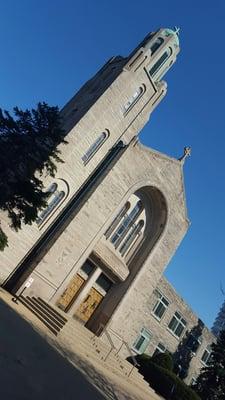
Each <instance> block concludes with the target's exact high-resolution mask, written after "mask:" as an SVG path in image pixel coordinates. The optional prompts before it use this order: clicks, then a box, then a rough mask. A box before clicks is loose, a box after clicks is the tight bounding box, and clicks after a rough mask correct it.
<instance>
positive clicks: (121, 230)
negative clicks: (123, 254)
mask: <svg viewBox="0 0 225 400" xmlns="http://www.w3.org/2000/svg"><path fill="white" fill-rule="evenodd" d="M142 209H143V206H142V202H141V201H140V200H139V201H138V202H137V204H136V206H135V207H134V208H133V209H132V210H131V212H130V214H126V215H125V216H124V218H123V220H122V222H121V224H120V225H119V227H118V228H117V229H116V231H115V233H114V234H113V235H112V237H111V239H110V241H111V243H112V244H113V245H114V247H115V248H117V247H118V246H119V245H120V243H121V241H122V240H123V238H124V237H125V235H126V234H127V232H128V231H129V229H130V227H131V226H132V224H133V223H134V222H135V221H136V219H137V217H138V215H139V214H140V212H141V211H142Z"/></svg>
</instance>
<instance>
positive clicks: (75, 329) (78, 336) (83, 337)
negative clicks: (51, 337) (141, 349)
mask: <svg viewBox="0 0 225 400" xmlns="http://www.w3.org/2000/svg"><path fill="white" fill-rule="evenodd" d="M63 333H64V334H65V335H66V336H69V337H70V339H71V340H73V338H74V340H76V343H77V345H79V344H81V343H83V345H84V347H85V345H86V344H87V346H89V343H90V341H91V342H92V345H93V347H94V348H95V351H96V353H99V356H100V358H101V359H104V358H105V356H106V355H107V354H108V353H109V351H110V350H111V348H110V345H107V344H106V343H105V342H103V341H102V340H101V339H100V338H98V337H97V336H94V335H93V333H91V332H90V331H88V330H87V329H86V328H85V327H83V326H81V325H78V324H77V323H73V321H69V322H68V325H67V326H66V327H64V328H63ZM87 336H88V337H87ZM113 356H114V362H117V363H118V364H119V366H120V368H121V369H123V370H124V371H126V372H128V373H129V372H130V370H131V368H132V365H131V364H130V363H129V362H128V361H126V360H124V359H122V358H121V357H120V356H118V355H117V354H116V350H113V351H112V352H111V355H110V357H111V358H112V357H113ZM134 371H136V372H138V370H137V368H134Z"/></svg>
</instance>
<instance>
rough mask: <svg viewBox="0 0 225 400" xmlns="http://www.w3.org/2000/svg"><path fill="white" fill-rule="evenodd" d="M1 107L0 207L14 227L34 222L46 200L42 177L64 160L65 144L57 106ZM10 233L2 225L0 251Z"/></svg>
mask: <svg viewBox="0 0 225 400" xmlns="http://www.w3.org/2000/svg"><path fill="white" fill-rule="evenodd" d="M13 112H14V117H13V116H12V115H11V114H10V113H9V112H8V111H2V110H1V109H0V209H1V210H3V211H6V212H7V213H8V216H9V218H10V220H11V227H12V228H13V229H15V230H18V229H20V228H21V224H22V223H25V224H31V223H32V222H33V221H35V220H36V218H37V215H38V211H39V210H40V209H42V208H44V207H45V206H46V205H47V203H46V201H47V194H46V193H45V192H44V191H43V183H42V180H41V176H42V175H43V174H45V175H51V176H54V175H55V172H56V169H57V168H56V164H55V162H63V161H62V159H61V158H60V156H59V154H60V152H59V150H58V149H57V145H58V144H59V143H61V142H63V143H66V141H65V139H64V131H63V129H62V127H61V119H60V114H59V110H58V107H50V106H49V105H48V104H46V103H38V105H37V108H36V109H32V110H25V111H23V110H21V109H19V108H18V107H15V108H14V109H13ZM6 245H7V236H6V235H5V233H4V232H3V230H2V229H1V228H0V250H4V247H5V246H6Z"/></svg>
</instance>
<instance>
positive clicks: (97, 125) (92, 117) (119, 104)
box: [0, 54, 166, 282]
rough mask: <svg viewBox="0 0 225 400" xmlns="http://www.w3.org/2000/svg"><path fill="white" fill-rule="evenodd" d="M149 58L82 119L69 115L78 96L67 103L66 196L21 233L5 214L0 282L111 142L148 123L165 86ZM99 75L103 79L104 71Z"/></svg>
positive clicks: (61, 167) (124, 74)
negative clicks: (156, 79)
mask: <svg viewBox="0 0 225 400" xmlns="http://www.w3.org/2000/svg"><path fill="white" fill-rule="evenodd" d="M148 57H149V54H148ZM148 57H147V58H146V60H145V63H143V65H142V66H141V67H140V68H138V69H136V70H135V71H134V70H132V69H129V70H127V69H125V68H124V69H123V70H122V69H121V73H120V74H119V75H118V76H117V78H116V79H115V80H114V81H113V82H112V83H111V85H110V86H107V85H106V89H105V91H104V92H103V94H102V95H101V96H100V97H99V98H98V99H97V100H96V99H95V98H94V99H93V104H92V106H91V107H89V109H88V111H87V112H86V113H85V114H84V115H83V117H82V118H81V119H80V120H79V121H77V122H76V120H74V119H73V118H74V117H73V114H71V115H70V113H69V111H70V110H71V112H72V110H73V109H74V107H76V97H74V98H73V99H72V101H70V102H69V105H68V107H67V106H66V107H65V109H64V111H63V113H65V112H66V113H67V114H66V115H67V117H66V118H67V123H68V121H69V120H70V119H71V122H70V124H71V125H73V124H74V125H73V127H72V128H71V130H70V131H69V133H68V134H67V136H66V140H67V141H68V144H67V145H65V144H62V145H60V146H59V149H60V151H61V157H62V159H63V160H64V163H63V164H58V171H57V175H56V179H57V180H58V182H59V181H60V182H63V180H64V182H66V183H67V185H68V188H69V191H68V196H67V198H66V200H65V201H63V202H62V204H61V205H60V206H59V207H58V208H57V212H55V213H54V214H52V215H51V217H49V218H48V220H47V221H46V223H45V224H44V226H42V228H41V229H39V228H38V227H37V225H36V224H35V223H34V224H33V225H32V226H24V227H23V229H22V230H21V231H20V232H19V233H15V232H13V231H12V230H11V228H10V227H9V221H8V219H7V217H6V216H5V215H2V213H1V221H2V228H3V229H4V231H5V232H6V233H7V234H8V237H9V247H8V248H6V249H5V250H4V252H3V253H2V254H1V259H0V282H3V281H4V280H5V279H6V278H7V276H8V275H9V274H10V273H11V272H12V271H13V270H14V268H15V267H16V266H17V264H18V263H20V261H21V260H22V259H23V258H24V257H25V256H26V254H27V253H28V252H29V250H30V249H31V248H32V247H33V246H34V244H35V243H36V242H37V240H38V239H39V238H40V237H41V236H42V234H43V233H44V232H45V231H46V230H47V229H48V227H49V226H50V225H51V224H52V223H53V222H54V220H55V219H56V218H57V216H58V215H59V213H60V212H61V211H62V210H63V209H64V208H65V207H66V205H67V204H68V202H69V201H70V199H71V198H72V196H73V195H74V194H75V193H77V191H78V190H79V188H80V187H81V186H82V185H83V184H84V182H86V181H87V179H88V178H89V177H90V175H91V174H92V172H93V171H94V170H95V169H96V167H97V166H98V165H99V163H100V162H101V161H102V159H103V158H104V157H105V156H106V155H107V154H108V152H109V150H110V149H111V148H112V146H113V145H115V143H116V142H118V140H120V139H123V141H124V142H127V143H129V142H130V140H131V139H132V138H133V137H134V136H136V135H137V134H138V133H139V131H140V130H141V128H142V127H143V126H144V125H145V124H146V122H147V121H148V119H149V115H150V113H151V112H152V111H153V109H154V108H155V107H156V106H157V104H158V103H159V101H161V99H162V98H163V97H164V95H165V93H166V85H165V84H164V83H162V82H161V83H160V84H158V85H157V86H156V85H155V84H154V83H153V82H152V81H151V79H150V78H149V76H148V74H147V72H146V70H145V69H144V68H145V66H146V63H147V62H149V59H148ZM97 79H98V80H99V81H100V80H101V75H99V76H98V78H97ZM140 85H143V87H144V88H145V89H144V91H143V95H142V96H141V98H140V99H139V101H138V102H137V103H136V104H135V105H134V106H133V107H132V109H131V110H130V111H129V113H127V114H126V115H124V113H123V109H124V105H125V104H126V102H127V101H128V100H129V98H130V97H131V96H132V95H133V93H134V92H135V91H136V90H137V89H138V87H140ZM87 90H88V89H87ZM86 95H87V96H88V93H86V92H85V90H84V93H83V96H84V101H85V96H86ZM79 101H81V100H79ZM105 130H107V132H108V133H109V136H108V138H107V140H106V141H105V142H104V143H103V145H102V146H101V148H100V149H99V151H97V152H96V154H95V155H94V157H92V158H91V159H90V161H89V162H88V164H86V165H84V163H83V161H82V156H83V155H84V154H85V152H86V151H87V150H88V149H89V147H90V146H91V145H92V144H93V143H94V142H95V140H96V139H97V138H98V137H99V135H100V134H101V133H102V132H103V131H105ZM44 183H45V186H46V188H47V187H48V186H49V185H50V184H51V183H52V179H50V178H49V177H48V178H46V179H45V178H44Z"/></svg>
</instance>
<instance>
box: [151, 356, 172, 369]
mask: <svg viewBox="0 0 225 400" xmlns="http://www.w3.org/2000/svg"><path fill="white" fill-rule="evenodd" d="M151 361H152V362H154V363H155V364H157V365H159V366H160V367H162V368H165V369H167V370H169V371H172V370H173V359H172V356H171V355H170V353H158V354H155V355H153V356H152V358H151Z"/></svg>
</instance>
